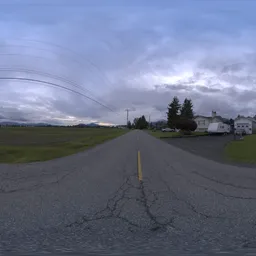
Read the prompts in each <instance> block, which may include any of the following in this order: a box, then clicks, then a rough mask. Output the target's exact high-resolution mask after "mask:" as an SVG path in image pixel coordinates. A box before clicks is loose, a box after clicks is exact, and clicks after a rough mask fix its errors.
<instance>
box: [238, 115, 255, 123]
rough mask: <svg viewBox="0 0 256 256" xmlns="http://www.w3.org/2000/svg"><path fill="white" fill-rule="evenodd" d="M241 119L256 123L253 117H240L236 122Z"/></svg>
mask: <svg viewBox="0 0 256 256" xmlns="http://www.w3.org/2000/svg"><path fill="white" fill-rule="evenodd" d="M241 118H243V119H248V120H250V121H252V122H254V123H256V119H254V118H253V117H245V116H239V117H237V118H235V120H234V121H236V120H239V119H241Z"/></svg>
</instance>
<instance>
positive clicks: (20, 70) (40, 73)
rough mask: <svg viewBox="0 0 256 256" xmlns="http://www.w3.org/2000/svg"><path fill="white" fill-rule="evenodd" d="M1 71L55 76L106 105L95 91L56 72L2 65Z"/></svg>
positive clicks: (54, 77)
mask: <svg viewBox="0 0 256 256" xmlns="http://www.w3.org/2000/svg"><path fill="white" fill-rule="evenodd" d="M1 71H14V72H26V73H30V74H36V75H43V76H47V77H49V78H53V79H57V80H60V81H62V82H65V83H68V84H70V85H72V86H74V87H76V88H79V89H81V90H82V91H85V92H89V93H90V94H91V95H92V96H93V97H94V99H96V100H98V101H99V100H100V101H101V102H103V103H104V104H105V105H107V104H106V102H104V101H103V100H102V99H101V98H99V99H97V98H96V96H95V95H93V93H92V92H91V91H90V90H88V89H86V88H84V87H83V86H80V85H78V84H77V83H76V82H74V81H72V80H69V79H68V78H65V77H62V76H58V75H54V74H50V73H46V72H42V71H37V70H33V69H24V68H9V67H7V68H1V67H0V72H1ZM109 106H110V107H111V108H115V107H114V106H113V105H109Z"/></svg>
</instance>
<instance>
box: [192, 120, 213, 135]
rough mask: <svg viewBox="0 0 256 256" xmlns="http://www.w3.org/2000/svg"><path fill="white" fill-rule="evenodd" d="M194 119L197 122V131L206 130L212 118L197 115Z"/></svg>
mask: <svg viewBox="0 0 256 256" xmlns="http://www.w3.org/2000/svg"><path fill="white" fill-rule="evenodd" d="M194 121H195V122H196V123H197V128H196V132H205V131H207V129H208V126H209V124H210V122H211V120H210V118H206V117H196V118H195V119H194Z"/></svg>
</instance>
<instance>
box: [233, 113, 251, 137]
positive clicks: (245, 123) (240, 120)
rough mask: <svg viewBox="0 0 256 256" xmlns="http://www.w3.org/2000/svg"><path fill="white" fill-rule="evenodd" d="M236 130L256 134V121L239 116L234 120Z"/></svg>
mask: <svg viewBox="0 0 256 256" xmlns="http://www.w3.org/2000/svg"><path fill="white" fill-rule="evenodd" d="M234 128H235V129H236V130H245V132H246V134H252V133H256V120H255V119H254V118H252V117H244V116H239V117H237V118H236V119H235V120H234Z"/></svg>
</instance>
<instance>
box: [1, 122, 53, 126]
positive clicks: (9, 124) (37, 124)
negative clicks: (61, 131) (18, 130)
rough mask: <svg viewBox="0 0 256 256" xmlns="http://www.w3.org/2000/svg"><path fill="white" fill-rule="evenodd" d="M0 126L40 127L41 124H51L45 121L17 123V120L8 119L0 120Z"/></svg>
mask: <svg viewBox="0 0 256 256" xmlns="http://www.w3.org/2000/svg"><path fill="white" fill-rule="evenodd" d="M0 126H31V127H32V126H33V127H35V126H36V127H39V126H40V127H42V126H52V125H50V124H47V123H19V122H8V121H4V122H0Z"/></svg>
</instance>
